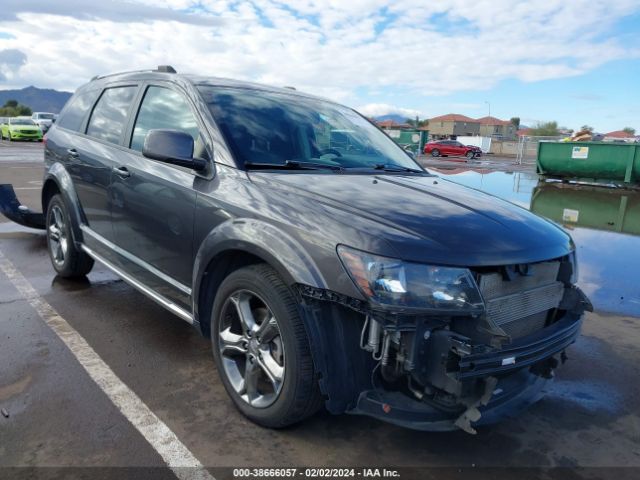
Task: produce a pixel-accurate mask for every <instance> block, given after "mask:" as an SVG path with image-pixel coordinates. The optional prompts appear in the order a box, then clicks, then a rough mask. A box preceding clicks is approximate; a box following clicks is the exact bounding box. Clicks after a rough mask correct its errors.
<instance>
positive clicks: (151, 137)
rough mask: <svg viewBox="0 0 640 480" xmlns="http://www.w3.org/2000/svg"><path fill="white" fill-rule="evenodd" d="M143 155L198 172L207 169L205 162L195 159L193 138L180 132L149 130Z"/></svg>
mask: <svg viewBox="0 0 640 480" xmlns="http://www.w3.org/2000/svg"><path fill="white" fill-rule="evenodd" d="M142 155H144V156H145V157H147V158H151V159H153V160H157V161H159V162H164V163H170V164H172V165H178V166H180V167H186V168H191V169H193V170H197V171H200V170H204V169H205V168H207V162H206V161H205V160H202V159H201V158H193V137H192V136H191V135H189V134H188V133H185V132H181V131H180V130H164V129H157V130H149V132H147V136H146V137H145V138H144V146H143V147H142Z"/></svg>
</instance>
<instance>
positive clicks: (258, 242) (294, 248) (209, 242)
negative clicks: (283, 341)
mask: <svg viewBox="0 0 640 480" xmlns="http://www.w3.org/2000/svg"><path fill="white" fill-rule="evenodd" d="M231 251H236V252H237V251H240V252H246V253H248V254H251V255H254V256H256V257H259V258H261V259H262V260H264V261H265V262H267V263H268V264H269V265H271V266H272V267H273V268H274V269H276V271H277V272H278V273H279V274H280V276H281V277H282V278H283V279H284V281H285V283H286V284H287V285H289V286H291V285H294V284H297V283H300V284H305V285H311V286H314V287H317V288H326V281H325V279H324V278H323V276H322V274H321V273H320V270H319V268H318V267H317V265H316V264H315V262H314V260H313V259H312V258H311V256H310V255H309V254H308V253H307V252H306V251H305V249H304V248H303V247H302V245H301V244H300V242H298V241H297V240H296V239H294V238H293V237H291V236H290V235H288V234H286V233H285V232H283V231H282V230H280V229H278V228H277V227H275V226H274V225H272V224H270V223H267V222H264V221H261V220H257V219H252V218H237V219H232V220H227V221H226V222H224V223H222V224H220V225H218V226H217V227H216V228H214V229H213V230H212V231H211V232H210V233H209V234H208V235H207V236H206V237H205V239H204V240H203V241H202V242H201V244H200V247H199V248H198V253H197V254H196V257H195V261H194V268H193V280H192V285H193V290H192V291H193V294H192V302H193V312H194V317H195V319H196V321H198V320H199V312H198V310H199V305H200V294H201V289H202V283H203V278H204V274H205V272H207V271H208V269H209V266H210V265H211V262H212V261H215V259H216V257H219V256H221V255H224V254H225V253H226V252H231Z"/></svg>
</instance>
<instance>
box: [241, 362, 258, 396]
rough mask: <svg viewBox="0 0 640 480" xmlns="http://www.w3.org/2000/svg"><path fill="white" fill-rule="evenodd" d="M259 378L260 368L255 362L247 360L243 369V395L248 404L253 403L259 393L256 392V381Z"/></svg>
mask: <svg viewBox="0 0 640 480" xmlns="http://www.w3.org/2000/svg"><path fill="white" fill-rule="evenodd" d="M259 380H260V368H259V367H258V365H257V364H256V363H255V362H249V361H247V366H246V368H245V370H244V397H246V401H247V402H249V404H252V403H254V402H255V401H256V400H257V399H258V397H260V393H259V392H258V382H259Z"/></svg>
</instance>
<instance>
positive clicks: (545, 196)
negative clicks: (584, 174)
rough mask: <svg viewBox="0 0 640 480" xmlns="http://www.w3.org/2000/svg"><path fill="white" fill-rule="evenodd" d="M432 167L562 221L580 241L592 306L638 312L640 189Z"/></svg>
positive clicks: (583, 275)
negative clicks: (561, 182)
mask: <svg viewBox="0 0 640 480" xmlns="http://www.w3.org/2000/svg"><path fill="white" fill-rule="evenodd" d="M430 170H433V171H434V173H438V174H439V175H441V176H442V177H443V178H447V179H448V180H451V181H454V182H457V183H460V184H462V185H467V186H469V187H473V188H477V189H479V190H482V191H484V192H487V193H490V194H492V195H495V196H497V197H500V198H504V199H505V200H509V201H510V202H513V203H515V204H517V205H520V206H522V207H524V208H527V209H529V210H531V211H532V212H534V213H536V214H538V215H541V216H543V217H546V218H548V219H550V220H552V221H553V222H555V223H557V224H558V225H560V226H561V227H562V228H564V229H565V230H566V231H568V232H569V233H570V234H571V236H572V237H573V239H574V241H575V243H576V247H577V251H578V262H579V281H578V285H579V286H580V288H582V289H583V290H584V291H585V293H586V294H587V295H588V296H589V298H590V299H591V301H592V302H593V305H594V307H595V308H596V309H597V310H599V311H604V312H613V313H619V314H623V315H631V316H635V317H640V274H639V273H638V272H639V267H640V192H636V191H630V190H623V189H614V188H605V187H593V186H575V185H566V184H565V185H563V184H559V183H548V182H542V181H540V180H539V178H538V176H537V175H536V174H535V173H529V172H496V171H493V172H486V173H484V172H477V171H471V170H464V169H456V170H454V171H451V170H445V169H434V168H430Z"/></svg>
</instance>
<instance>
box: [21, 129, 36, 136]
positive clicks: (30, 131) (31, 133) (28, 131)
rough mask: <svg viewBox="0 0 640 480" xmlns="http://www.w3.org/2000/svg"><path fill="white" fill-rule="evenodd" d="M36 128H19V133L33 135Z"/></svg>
mask: <svg viewBox="0 0 640 480" xmlns="http://www.w3.org/2000/svg"><path fill="white" fill-rule="evenodd" d="M37 132H38V131H37V130H20V133H26V134H29V135H33V134H34V133H37Z"/></svg>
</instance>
